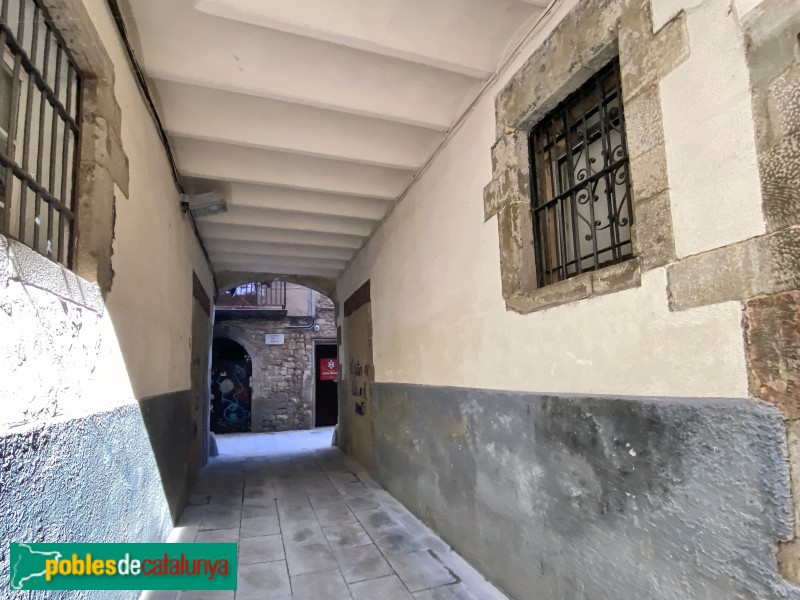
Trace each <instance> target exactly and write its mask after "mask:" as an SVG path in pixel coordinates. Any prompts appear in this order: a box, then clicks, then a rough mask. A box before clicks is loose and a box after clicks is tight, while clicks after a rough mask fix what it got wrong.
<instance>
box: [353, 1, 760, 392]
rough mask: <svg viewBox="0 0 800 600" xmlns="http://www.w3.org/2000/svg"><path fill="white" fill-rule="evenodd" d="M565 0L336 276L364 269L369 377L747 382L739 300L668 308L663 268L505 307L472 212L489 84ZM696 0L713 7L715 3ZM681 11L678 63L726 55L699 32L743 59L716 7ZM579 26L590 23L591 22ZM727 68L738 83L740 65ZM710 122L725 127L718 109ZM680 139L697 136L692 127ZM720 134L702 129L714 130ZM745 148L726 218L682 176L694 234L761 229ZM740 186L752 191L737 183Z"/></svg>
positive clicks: (551, 384)
mask: <svg viewBox="0 0 800 600" xmlns="http://www.w3.org/2000/svg"><path fill="white" fill-rule="evenodd" d="M576 4H577V3H576V2H567V3H565V4H563V5H561V6H560V7H559V8H558V9H557V10H555V11H554V12H553V14H552V18H551V19H550V20H549V21H548V22H547V23H545V24H543V25H542V27H541V30H540V31H539V32H538V33H537V34H536V35H534V36H533V37H532V38H531V40H530V41H529V42H528V43H527V45H526V46H525V47H524V48H523V49H522V51H521V52H520V54H519V56H518V57H517V58H516V59H515V60H514V61H513V62H512V63H511V64H510V66H509V67H508V68H507V69H506V70H505V71H504V72H503V73H502V74H501V76H500V77H499V78H498V79H497V80H496V82H495V83H494V84H493V86H492V87H491V88H490V89H489V90H488V91H487V93H486V94H485V95H484V96H483V97H482V98H481V100H480V101H479V102H478V103H477V104H476V105H475V107H474V109H473V111H472V112H471V113H470V114H469V115H468V116H467V117H466V119H465V120H464V121H463V123H462V124H461V125H460V127H459V128H458V129H457V130H456V131H455V133H454V134H453V135H452V137H451V138H450V139H449V141H448V143H447V144H446V145H445V146H444V148H443V149H442V150H441V152H440V153H439V154H438V155H437V156H436V158H435V159H434V161H433V162H432V163H431V164H430V166H429V168H428V169H427V170H426V171H425V172H424V173H423V174H422V175H421V176H419V177H418V179H417V181H416V182H415V184H414V185H413V186H412V188H411V189H410V191H409V192H408V194H407V195H406V196H405V197H404V198H403V199H401V201H400V202H399V203H398V205H397V206H396V207H395V208H394V210H393V211H392V212H391V213H390V214H389V216H388V217H387V218H386V219H385V221H384V222H383V223H382V225H381V226H380V228H379V229H378V230H377V231H376V233H375V234H374V235H373V236H372V238H371V239H370V240H369V242H368V243H367V244H366V245H365V246H364V247H363V248H362V249H361V251H360V252H359V253H358V254H357V256H356V257H355V259H354V260H353V262H352V263H351V265H350V267H349V268H348V269H347V271H346V272H345V273H344V275H343V276H342V277H341V278H340V280H339V287H338V296H339V297H340V298H347V297H348V296H349V295H350V294H351V293H352V292H353V291H354V290H355V289H356V288H357V287H358V286H359V285H360V284H361V283H362V282H363V281H365V280H366V279H370V280H371V281H372V319H373V328H374V360H375V377H376V381H379V382H398V383H419V384H430V385H458V386H470V387H476V388H493V389H513V390H530V391H558V392H570V393H602V394H652V395H656V396H658V395H664V396H669V395H677V396H698V397H711V396H727V397H742V396H745V395H747V376H746V364H745V356H744V344H743V339H742V328H741V304H740V303H738V302H723V303H719V304H715V305H712V306H706V307H700V308H694V309H690V310H686V311H682V312H672V311H671V310H670V307H669V302H668V301H669V297H668V293H667V280H666V274H665V270H664V269H663V268H657V269H653V270H651V271H648V272H646V273H644V274H643V275H642V278H641V285H640V286H639V287H635V288H632V289H628V290H624V291H621V292H617V293H614V294H609V295H607V296H605V297H597V298H590V299H586V300H582V301H578V302H574V303H570V304H564V305H561V306H557V307H554V308H551V309H547V310H543V311H539V312H535V313H532V314H528V315H524V316H523V315H519V314H516V313H513V312H509V311H507V310H506V307H505V304H504V301H503V296H502V293H501V276H500V264H499V259H498V232H497V223H496V218H494V217H493V218H491V219H490V220H488V221H486V222H484V219H483V193H482V192H483V187H484V186H485V185H486V183H487V182H488V181H489V180H490V179H491V176H492V173H491V166H492V165H491V158H490V148H491V147H492V145H493V144H494V141H495V113H494V98H495V96H496V95H497V93H498V92H499V91H500V89H502V87H503V86H504V85H505V83H506V82H507V81H508V79H509V78H510V77H511V76H512V75H513V74H514V73H515V72H516V71H517V70H518V69H519V68H520V67H521V66H522V64H523V63H524V61H525V59H526V58H527V57H528V56H530V54H531V53H532V52H533V51H534V50H535V49H536V48H537V47H538V46H539V45H540V44H542V42H543V41H544V40H545V39H546V38H547V35H548V33H549V32H550V31H551V30H552V28H553V27H554V25H555V24H556V23H557V22H558V21H559V20H560V19H562V18H563V17H564V15H565V14H566V13H567V12H568V11H569V10H570V9H571V8H573V7H574V6H575V5H576ZM706 4H707V5H709V6H712V7H713V9H714V10H717V9H718V8H719V5H721V4H722V3H721V2H715V1H709V2H707V3H706ZM715 14H716V13H715ZM689 18H690V19H691V24H692V28H691V29H690V36H689V45H690V55H689V57H688V59H687V60H686V62H685V63H684V65H682V66H681V69H690V70H691V71H692V72H712V71H715V70H716V69H718V68H728V67H729V66H730V65H728V64H725V63H722V64H720V63H719V61H720V60H721V59H719V58H718V57H717V56H716V55H715V54H712V53H710V52H708V51H707V50H708V44H712V45H713V44H714V43H716V40H718V39H724V40H725V43H726V44H728V45H727V46H726V52H727V53H729V54H733V55H734V58H732V59H730V60H731V61H732V62H733V63H735V64H734V66H736V68H737V69H738V67H739V64H740V63H741V64H742V65H743V61H744V57H743V52H744V50H743V49H742V48H741V47H740V46H736V45H735V44H734V45H733V46H731V45H730V44H729V42H730V39H729V38H731V36H733V37H735V36H734V34H733V33H731V31H730V28H731V27H732V26H731V24H730V23H729V21H728V20H726V18H725V17H724V15H723V16H719V15H717V16H715V17H714V18H711V19H707V22H706V23H705V25H704V31H703V32H697V31H696V29H695V25H696V23H697V19H699V18H702V15H699V16H692V15H690V16H689ZM587 28H588V26H587ZM734 33H735V32H734ZM581 34H582V35H590V34H591V30H590V28H588V29H587V31H584V32H582V33H581ZM737 39H738V38H737ZM742 68H744V67H743V66H742ZM736 73H739V71H738V70H737V71H736ZM737 77H738V75H737ZM736 82H737V85H739V84H742V85H743V84H744V83H743V82H741V81H740V80H739V79H736ZM739 91H740V90H739V88H736V90H735V94H734V95H735V96H736V97H735V98H732V99H730V101H729V102H723V103H722V104H716V105H715V106H716V109H717V111H718V112H719V113H720V114H721V115H722V116H724V117H725V118H731V119H738V118H740V117H741V111H742V110H743V105H742V104H741V103H739V96H738V93H739ZM709 93H710V92H709ZM691 96H692V95H691V94H687V93H686V92H685V90H684V92H683V93H682V94H681V95H680V96H677V95H670V96H669V102H670V106H669V110H670V111H671V113H670V114H678V113H681V112H682V111H683V110H686V111H689V110H692V109H693V108H694V107H695V101H694V100H693V99H692V98H691ZM662 109H664V110H667V105H666V100H662ZM750 120H751V121H752V117H750ZM726 123H727V121H726ZM715 126H716V127H723V126H724V127H727V125H725V124H724V123H723V122H720V121H718V122H717V124H716V125H715ZM664 127H665V135H666V138H667V140H673V139H676V138H680V136H681V132H683V135H684V139H686V136H687V135H688V134H686V132H685V130H684V128H683V127H682V126H681V125H680V124H678V123H675V121H674V120H670V119H665V123H664ZM709 127H712V125H709ZM744 127H745V129H746V127H748V126H747V125H746V124H745V126H744ZM714 131H715V132H716V133H717V134H719V136H722V137H721V138H720V140H724V139H726V138H725V135H724V134H725V132H723V131H718V130H716V129H715V130H714ZM706 137H708V133H707V134H706ZM691 139H692V140H693V141H694V143H695V144H696V145H697V147H699V148H702V147H703V146H702V144H700V140H698V139H697V138H696V137H693V138H691ZM718 141H719V140H716V139H714V140H712V142H713V143H714V144H716V143H718ZM719 142H720V143H722V142H721V141H719ZM698 144H700V145H698ZM745 146H747V144H745ZM667 147H668V148H669V144H668V145H667ZM714 147H716V146H714ZM745 150H746V151H745ZM745 150H743V152H742V154H741V155H739V154H736V155H735V156H733V157H732V159H731V160H734V164H745V165H749V166H748V168H742V169H739V170H736V172H732V171H729V170H727V167H726V170H725V173H726V174H727V175H726V176H728V177H729V178H730V181H729V182H728V184H730V185H735V186H737V188H738V189H739V190H742V191H741V192H737V193H736V194H735V197H736V198H740V199H741V200H742V203H741V204H740V205H737V206H738V210H737V211H735V212H734V213H731V214H729V213H726V217H725V223H724V224H720V223H718V222H717V221H718V220H716V219H707V218H706V217H708V216H709V215H708V213H707V212H706V211H707V210H712V208H711V206H712V205H713V203H714V202H716V199H710V198H709V195H708V190H707V188H705V187H704V188H703V194H702V195H701V194H696V195H692V194H691V192H692V190H691V189H687V190H686V192H687V194H688V195H687V196H686V197H685V199H686V202H687V204H686V205H684V206H690V207H691V210H692V211H694V214H695V216H696V217H697V222H696V223H694V224H693V225H692V232H693V235H695V236H696V239H697V244H698V246H697V248H700V247H708V246H715V245H717V244H721V243H728V242H729V240H731V239H735V238H737V237H742V236H747V235H750V234H751V233H752V234H755V233H757V232H758V231H763V219H762V217H761V216H760V214H759V215H754V214H753V213H754V210H753V207H754V206H756V205H757V203H758V202H759V193H758V174H757V172H756V171H755V168H754V163H751V159H752V156H751V154H750V148H749V146H747V147H746V148H745ZM734 154H735V153H734ZM737 160H738V161H740V162H739V163H737V162H736V161H737ZM741 161H744V163H741ZM716 164H717V159H716V156H714V155H713V153H712V154H711V155H706V154H702V155H695V159H694V160H693V161H691V162H688V161H684V162H682V163H681V169H683V171H679V172H678V174H679V175H680V177H682V178H687V180H692V181H693V180H697V179H701V178H703V177H705V178H712V179H713V178H714V177H716V176H717V175H714V173H709V171H713V166H714V165H716ZM750 166H752V167H753V168H750ZM668 168H669V169H670V171H669V176H670V185H672V181H673V179H674V178H675V177H677V176H678V175H676V174H675V173H673V170H672V168H673V167H672V163H670V162H669V161H668ZM720 176H721V175H720ZM726 185H727V184H726ZM725 189H727V187H726V188H725ZM748 190H749V191H751V192H753V194H752V197H750V196H747V193H749V192H747V191H748ZM678 205H679V206H681V205H680V203H678ZM706 205H708V208H706ZM678 210H680V208H679V209H678ZM679 217H680V214H679V213H677V212H673V219H674V221H675V228H676V236H677V235H678V233H677V231H678V229H680V231H681V235H683V236H684V239H686V235H687V229H686V227H684V226H683V225H681V223H682V221H681V219H680V218H679ZM722 230H724V232H723V233H720V232H721V231H722Z"/></svg>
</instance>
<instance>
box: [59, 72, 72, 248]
mask: <svg viewBox="0 0 800 600" xmlns="http://www.w3.org/2000/svg"><path fill="white" fill-rule="evenodd" d="M66 108H67V112H70V111H71V109H72V65H71V64H70V63H69V59H67V106H66ZM71 135H72V133H71V132H70V130H69V127H64V138H63V139H62V140H61V190H60V193H59V197H60V198H61V202H62V203H64V204H66V202H67V181H68V180H69V173H70V171H71V169H70V168H69V142H70V136H71ZM70 204H71V203H70ZM70 208H71V206H70ZM63 223H64V219H61V218H60V217H59V228H58V251H57V252H56V260H57V261H58V262H61V259H62V257H63V252H64V251H63V243H62V242H63V239H64V238H63V236H64V228H63Z"/></svg>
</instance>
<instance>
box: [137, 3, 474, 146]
mask: <svg viewBox="0 0 800 600" xmlns="http://www.w3.org/2000/svg"><path fill="white" fill-rule="evenodd" d="M185 4H186V2H185V0H170V2H169V6H170V7H173V5H174V7H173V8H171V11H172V13H174V14H173V16H172V17H171V18H165V16H164V6H165V3H164V1H163V0H140V1H139V2H134V3H132V6H133V12H134V16H135V17H136V21H137V24H138V29H139V33H140V38H141V45H142V51H143V55H144V56H143V63H144V67H145V70H146V71H147V74H148V75H149V76H150V77H153V78H157V79H167V80H170V81H177V82H183V83H192V84H198V85H202V86H205V87H213V88H217V89H223V90H230V91H235V92H241V93H245V94H250V95H254V96H264V97H267V98H273V99H278V100H288V101H291V102H296V103H299V104H306V105H309V106H317V107H321V108H330V109H334V110H340V111H344V112H349V113H353V114H359V115H365V116H372V117H377V118H380V119H385V120H391V121H397V122H399V123H407V124H411V125H419V126H422V127H428V128H433V129H438V130H440V131H446V130H447V129H449V127H450V126H451V125H452V124H453V123H454V121H455V118H456V116H457V115H458V114H459V112H460V111H461V110H462V109H463V108H464V106H465V104H466V103H467V102H468V99H471V98H472V97H473V96H474V95H475V93H477V91H478V90H479V89H480V87H481V86H482V81H483V80H482V79H479V78H473V77H468V76H466V75H462V74H459V73H453V72H450V71H445V70H442V69H436V68H433V67H430V66H427V65H422V64H419V63H414V62H409V61H405V60H399V59H396V58H391V57H386V56H381V55H378V54H374V53H371V52H365V51H363V50H356V49H353V48H346V47H343V46H337V45H334V44H330V43H328V42H323V41H318V40H313V39H309V38H303V37H300V36H297V35H291V34H288V33H283V32H280V31H269V32H265V30H264V29H263V28H261V27H257V26H255V25H248V24H244V23H240V22H235V21H231V20H228V19H220V18H217V17H212V16H209V15H206V14H203V13H200V12H198V11H195V10H191V9H188V10H182V9H181V7H182V6H185ZM220 40H224V43H220Z"/></svg>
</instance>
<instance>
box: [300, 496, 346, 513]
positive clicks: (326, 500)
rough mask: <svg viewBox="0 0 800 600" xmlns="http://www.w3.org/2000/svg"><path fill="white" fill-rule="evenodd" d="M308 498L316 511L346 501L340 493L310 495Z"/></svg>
mask: <svg viewBox="0 0 800 600" xmlns="http://www.w3.org/2000/svg"><path fill="white" fill-rule="evenodd" d="M308 498H309V500H311V506H313V507H314V510H319V509H321V508H325V507H328V506H332V505H334V504H340V503H342V502H344V500H345V497H344V496H342V495H341V494H340V493H339V492H338V491H337V492H336V493H335V494H316V493H315V494H309V495H308Z"/></svg>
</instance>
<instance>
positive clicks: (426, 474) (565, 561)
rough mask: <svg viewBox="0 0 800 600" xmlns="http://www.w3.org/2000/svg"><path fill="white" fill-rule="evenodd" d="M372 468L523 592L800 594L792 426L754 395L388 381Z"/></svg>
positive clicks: (503, 584)
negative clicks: (793, 546) (619, 393)
mask: <svg viewBox="0 0 800 600" xmlns="http://www.w3.org/2000/svg"><path fill="white" fill-rule="evenodd" d="M373 394H374V401H375V413H374V414H375V421H374V431H375V443H374V448H373V451H374V455H373V461H374V462H373V466H374V474H375V476H376V478H377V479H378V480H379V481H380V482H381V483H382V484H383V485H384V486H385V487H386V488H387V489H388V490H389V491H390V492H391V493H392V494H393V495H394V496H395V497H397V498H398V499H399V500H400V501H401V502H403V503H404V504H405V505H406V506H407V507H408V508H409V509H410V510H411V511H412V512H414V513H415V514H416V515H417V516H418V517H420V518H421V519H423V520H424V521H425V522H426V523H427V524H429V525H430V526H431V527H432V528H433V529H435V530H436V531H437V532H438V533H439V534H440V535H441V536H442V537H443V538H444V539H445V540H446V541H447V542H448V543H450V544H451V545H452V546H453V548H454V549H455V550H457V551H458V552H459V553H461V554H462V555H463V556H464V557H465V558H466V559H467V560H469V561H470V562H472V563H473V565H474V566H475V567H477V568H478V570H480V571H481V572H482V573H483V574H484V575H485V576H486V577H487V578H488V579H490V580H491V581H492V582H494V583H495V584H496V585H498V586H499V587H500V588H502V589H504V590H505V591H506V593H508V594H509V595H510V596H511V597H513V598H516V599H518V600H527V599H534V598H535V599H537V600H579V599H580V600H607V599H612V598H624V599H636V600H640V599H641V600H644V599H648V600H651V599H653V600H654V599H659V600H660V599H665V600H666V599H669V600H689V599H691V600H700V599H707V600H712V599H713V600H721V599H725V600H732V599H747V600H770V599H777V598H800V589H798V588H794V587H792V586H791V585H789V584H787V583H786V582H785V581H783V580H782V579H781V578H780V576H779V574H778V571H777V566H776V559H775V552H776V542H777V540H779V539H786V538H789V537H790V536H791V533H792V514H791V502H790V497H789V491H788V490H789V474H788V470H787V466H786V458H787V455H786V443H785V432H784V424H783V420H782V417H781V415H780V413H778V412H777V411H776V410H774V409H772V408H770V407H767V406H766V405H762V404H758V403H755V402H751V401H747V400H715V399H697V400H685V399H683V400H681V399H677V400H676V399H663V398H661V399H651V398H595V397H556V396H545V395H534V394H525V393H510V392H497V391H489V390H474V389H461V388H441V387H427V386H413V385H401V384H387V383H378V384H374V386H373Z"/></svg>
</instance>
